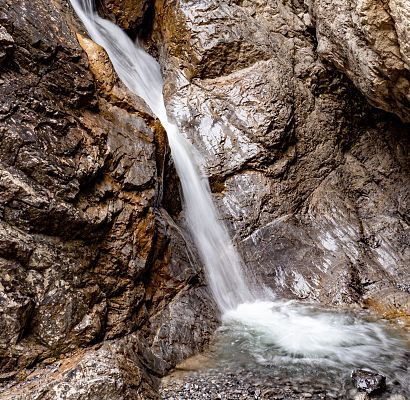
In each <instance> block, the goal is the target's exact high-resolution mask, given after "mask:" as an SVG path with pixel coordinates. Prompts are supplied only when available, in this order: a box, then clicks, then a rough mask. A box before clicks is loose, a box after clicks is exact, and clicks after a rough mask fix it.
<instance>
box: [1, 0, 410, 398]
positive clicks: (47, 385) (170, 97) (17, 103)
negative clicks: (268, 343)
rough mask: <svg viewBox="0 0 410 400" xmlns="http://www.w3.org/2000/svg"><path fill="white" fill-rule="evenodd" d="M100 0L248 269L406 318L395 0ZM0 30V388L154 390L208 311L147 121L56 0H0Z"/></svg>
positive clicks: (288, 289) (400, 10) (159, 139)
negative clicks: (134, 39)
mask: <svg viewBox="0 0 410 400" xmlns="http://www.w3.org/2000/svg"><path fill="white" fill-rule="evenodd" d="M99 7H100V12H101V13H103V14H104V15H106V16H107V17H109V18H111V19H113V20H116V21H117V22H118V23H119V24H120V25H122V26H123V27H124V28H126V29H128V30H129V32H130V35H132V36H135V35H136V34H138V33H139V34H140V35H142V37H143V38H144V40H145V43H146V46H147V47H148V48H149V49H150V51H151V52H152V53H153V54H154V55H156V56H157V57H158V59H159V61H160V63H161V66H162V68H163V72H164V76H165V79H166V85H165V95H166V101H167V107H168V109H169V113H170V115H171V116H173V118H174V119H175V121H176V122H177V123H178V125H179V127H180V129H181V131H182V132H183V133H184V134H186V135H187V136H189V137H190V138H191V139H192V141H193V142H194V143H195V145H196V146H197V147H198V149H200V151H201V152H202V154H203V155H204V158H205V160H206V165H207V172H208V174H209V177H210V183H211V188H212V191H213V194H214V198H215V201H216V203H217V205H218V208H219V210H220V212H221V215H222V217H223V219H224V220H225V221H226V222H227V224H228V226H229V228H230V230H231V233H232V236H233V237H234V240H235V242H236V243H237V245H238V248H239V250H240V251H241V253H242V255H243V257H244V260H245V261H246V265H247V267H248V269H249V270H250V271H251V272H252V274H256V275H257V276H258V278H259V279H261V280H263V281H264V282H265V283H267V284H268V285H269V286H271V287H272V288H273V289H274V291H275V292H277V293H278V294H279V295H280V296H285V297H292V298H299V299H308V300H311V301H320V302H322V303H325V304H331V305H338V306H344V305H347V304H350V305H357V306H360V307H361V306H366V307H372V308H373V309H375V310H377V311H378V312H379V313H381V314H382V315H385V316H388V317H401V318H403V320H404V321H406V320H407V321H408V318H409V316H410V270H409V268H408V265H409V255H410V248H409V219H408V218H409V179H408V177H409V165H410V163H409V154H408V149H409V125H408V122H409V120H410V117H409V115H410V111H409V110H410V103H409V99H410V89H409V76H410V75H409V67H410V60H409V54H408V53H409V49H408V46H407V38H408V32H409V29H410V18H409V13H410V9H409V8H408V6H407V4H406V2H404V1H402V2H400V1H396V0H393V1H389V2H382V1H381V0H380V1H379V0H367V1H361V2H359V1H353V0H352V1H350V2H345V1H340V2H326V1H322V0H317V1H313V0H312V1H306V2H302V1H297V0H293V1H284V2H281V1H264V0H255V1H246V0H244V1H224V2H222V1H221V2H220V1H202V0H201V1H200V2H193V1H169V0H156V1H155V2H154V1H148V0H147V1H138V0H129V1H124V2H120V1H114V0H103V1H101V2H100V3H99ZM77 33H80V35H77V36H76V34H77ZM0 46H1V47H0V63H1V66H0V72H1V76H0V79H1V81H0V82H1V85H0V92H1V97H0V98H1V105H0V107H1V109H0V118H1V124H0V129H1V134H0V140H1V147H0V185H1V192H0V263H1V270H0V271H1V273H0V383H1V384H2V385H3V389H1V390H2V394H1V396H2V398H4V399H12V398H13V399H27V398H30V397H28V396H32V397H31V398H35V399H102V398H107V399H112V400H115V399H138V398H141V399H148V398H156V396H157V395H156V393H155V392H156V390H155V388H156V385H157V383H156V381H157V378H158V377H159V376H161V375H162V374H164V373H166V371H167V370H168V369H169V368H170V367H171V366H172V365H174V364H175V362H178V361H180V360H181V359H183V358H184V357H187V356H189V355H191V354H192V353H193V352H195V351H199V350H200V349H201V348H202V347H203V346H204V345H205V344H206V342H207V338H208V337H209V336H210V334H211V333H212V332H213V330H214V329H215V326H216V324H217V312H216V309H215V306H214V305H213V302H212V300H211V299H210V298H209V294H208V292H207V290H206V286H204V285H205V284H204V281H203V275H202V271H201V265H200V263H199V261H198V260H197V257H196V255H195V250H194V249H193V246H192V243H191V239H190V237H189V234H188V233H187V232H186V229H185V227H184V220H183V212H181V202H180V195H179V187H178V180H177V178H176V176H175V172H174V170H173V167H172V161H171V160H170V156H169V151H168V147H167V144H166V137H165V135H164V132H163V130H162V129H161V127H160V126H159V124H158V122H157V121H156V119H155V118H154V117H153V116H152V114H151V112H150V110H148V109H147V107H146V106H145V104H144V103H143V102H142V101H141V100H140V99H138V98H136V97H135V96H132V95H131V94H130V93H129V92H128V91H127V90H126V89H125V88H124V87H123V86H122V85H121V83H120V82H118V80H117V78H116V75H115V73H114V72H113V70H112V67H111V65H110V63H109V61H108V59H107V56H106V54H105V53H104V51H103V50H102V49H101V48H99V47H98V46H96V45H95V44H94V43H92V42H91V41H89V40H87V39H86V35H85V33H84V31H83V28H82V27H81V26H80V25H79V23H78V21H77V20H76V19H75V17H74V15H73V11H72V10H71V8H70V7H69V5H68V3H67V2H66V1H63V0H54V1H52V2H48V1H43V0H39V1H36V2H29V1H26V0H18V1H15V0H13V1H12V0H0ZM375 107H377V108H375ZM0 393H1V392H0Z"/></svg>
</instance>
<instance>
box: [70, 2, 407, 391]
mask: <svg viewBox="0 0 410 400" xmlns="http://www.w3.org/2000/svg"><path fill="white" fill-rule="evenodd" d="M71 4H72V6H73V7H74V9H75V11H76V13H77V15H78V16H79V17H80V19H81V20H82V22H83V24H84V25H85V27H86V29H87V31H88V33H89V35H90V36H91V38H92V39H93V40H94V41H95V42H96V43H98V44H99V45H101V46H102V47H104V48H105V50H106V51H107V53H108V55H109V57H110V59H111V61H112V63H113V66H114V68H115V70H116V72H117V74H118V76H119V77H120V79H121V80H122V81H123V82H124V84H125V85H126V86H127V87H128V89H129V90H131V91H132V92H134V93H135V94H137V95H138V96H140V97H141V98H143V99H144V100H145V102H146V103H147V104H148V106H149V107H150V108H151V110H152V111H153V113H154V114H155V115H156V116H157V117H158V119H159V120H160V122H161V124H162V125H163V127H164V128H165V130H166V132H167V136H168V142H169V146H170V148H171V154H172V157H173V160H174V163H175V167H176V170H177V173H178V176H179V178H180V181H181V185H182V192H183V198H184V206H185V210H186V215H187V223H188V226H189V228H190V230H191V232H192V235H193V238H194V240H195V244H196V246H197V248H198V250H199V254H200V257H201V259H202V262H203V264H204V266H205V270H206V275H207V279H208V283H209V286H210V288H211V290H212V293H213V296H214V298H215V300H216V302H217V304H218V306H219V308H220V310H221V313H222V321H223V326H222V328H221V330H220V336H221V340H220V343H225V344H226V345H225V349H226V348H227V347H230V348H231V349H233V352H238V353H246V354H247V355H248V357H249V358H250V359H252V360H254V361H255V362H256V363H258V364H259V365H270V364H275V365H277V364H278V363H279V364H280V363H282V364H286V363H288V364H289V365H291V364H292V365H294V364H298V365H299V364H301V363H302V364H303V363H305V364H310V365H311V364H312V363H314V362H317V361H320V363H321V365H326V366H327V367H329V368H334V369H338V368H341V369H348V368H353V367H368V368H373V369H375V370H378V371H381V372H383V373H385V374H386V375H387V376H388V378H389V379H390V380H398V381H399V383H400V385H401V387H403V390H409V382H408V381H409V380H410V379H408V372H409V371H408V350H406V349H408V344H406V343H405V340H404V339H403V338H402V337H399V336H398V335H395V334H392V332H389V331H388V329H386V328H385V327H384V325H382V324H381V323H375V322H368V321H366V320H363V319H361V318H358V317H355V316H351V315H347V314H345V313H339V312H329V311H323V310H319V309H317V308H313V307H311V306H307V305H301V304H297V303H294V302H290V303H289V302H283V301H279V300H275V299H274V298H273V297H272V298H270V299H268V300H267V299H266V294H263V295H262V292H264V291H263V290H262V289H258V288H256V287H255V285H254V284H251V283H250V282H248V281H247V279H246V277H245V274H244V268H243V265H242V260H241V258H240V256H239V255H238V253H237V251H236V250H235V248H234V246H233V245H232V242H231V240H230V238H229V235H228V233H227V230H226V228H225V227H224V225H223V224H222V223H221V221H220V220H219V217H218V213H217V210H216V208H215V206H214V204H213V202H212V197H211V193H210V189H209V184H208V181H207V179H206V178H204V176H203V174H202V171H201V164H200V157H198V154H197V152H196V149H195V148H194V147H193V145H192V144H191V143H190V142H189V141H188V140H187V139H186V138H185V137H184V136H183V135H182V134H181V133H180V132H179V130H178V128H177V126H176V125H175V124H174V123H172V122H171V121H170V120H169V118H168V116H167V112H166V109H165V104H164V99H163V94H162V90H163V80H162V76H161V71H160V67H159V64H158V63H157V61H156V60H155V59H154V58H153V57H151V56H150V55H149V54H147V53H146V52H145V51H144V50H143V49H142V48H141V47H139V45H138V44H135V43H133V42H132V40H131V39H130V38H129V37H128V36H127V35H126V33H124V32H123V31H122V30H121V29H120V28H119V27H117V26H116V25H115V24H113V23H111V22H109V21H107V20H104V19H103V18H101V17H99V16H98V14H97V13H96V12H95V6H94V1H93V0H71ZM327 367H326V368H327ZM406 377H407V378H406ZM406 381H407V382H406Z"/></svg>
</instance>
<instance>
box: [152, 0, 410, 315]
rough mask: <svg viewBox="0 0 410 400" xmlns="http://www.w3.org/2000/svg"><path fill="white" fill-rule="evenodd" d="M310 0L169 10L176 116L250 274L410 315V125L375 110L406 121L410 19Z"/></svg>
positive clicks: (166, 39)
mask: <svg viewBox="0 0 410 400" xmlns="http://www.w3.org/2000/svg"><path fill="white" fill-rule="evenodd" d="M305 3H306V2H305ZM305 3H303V2H298V1H296V2H292V3H286V4H282V3H280V4H279V3H276V2H267V1H258V2H250V1H241V2H237V1H231V2H221V1H210V0H209V1H201V2H200V3H198V2H195V3H193V2H178V3H177V4H174V3H172V5H171V2H168V1H166V0H164V1H160V2H157V3H156V11H157V13H156V20H155V24H154V28H155V29H154V34H153V37H154V39H155V38H156V40H157V45H158V51H159V55H160V60H161V61H162V65H164V72H165V77H166V87H165V97H166V100H167V105H168V108H169V112H170V114H172V115H173V117H174V119H175V121H176V122H177V123H178V124H179V126H180V129H181V131H182V132H183V134H185V135H186V136H188V137H190V138H191V140H192V141H193V142H194V144H195V145H196V147H197V148H198V149H199V151H200V153H201V154H203V155H204V165H206V168H205V169H206V171H207V174H208V176H209V178H210V183H211V188H212V190H213V192H214V199H215V201H216V203H217V205H218V208H219V210H220V212H221V214H222V217H223V219H224V220H225V221H226V223H227V224H228V226H229V227H230V231H231V233H232V235H233V236H234V239H235V240H236V242H237V244H238V249H239V250H240V252H241V253H242V255H243V257H244V259H245V263H246V264H247V267H248V268H249V270H251V275H255V274H256V275H257V276H258V279H260V280H261V281H263V282H265V283H267V284H269V285H270V286H271V287H272V288H273V290H274V291H275V292H277V293H278V294H280V295H281V296H285V297H296V298H300V299H305V298H308V299H310V300H317V301H322V302H325V303H330V304H352V305H355V304H356V305H357V304H362V305H365V306H370V307H373V308H374V309H376V310H377V311H378V312H381V313H382V314H383V315H391V316H393V315H395V316H400V317H403V318H404V319H407V321H408V320H409V316H410V314H409V313H408V310H407V306H406V304H408V303H409V293H408V292H407V291H406V290H403V289H402V286H400V285H401V282H404V283H405V285H406V284H408V282H409V279H410V276H409V274H408V268H407V267H406V265H408V262H409V257H410V254H409V252H408V249H409V242H408V221H407V218H406V215H408V213H409V211H408V210H409V203H408V201H407V200H406V199H407V198H408V196H407V194H406V193H408V191H409V189H410V188H409V184H408V182H409V180H408V173H409V170H408V165H410V163H409V158H408V154H409V153H408V147H409V138H408V129H409V126H408V125H407V124H405V123H402V122H400V121H399V120H398V119H397V118H396V117H395V116H393V115H389V114H387V113H384V112H382V111H379V110H377V109H375V108H373V107H372V106H371V105H369V103H368V100H370V101H371V103H372V104H376V105H377V106H378V107H381V108H384V109H386V110H389V111H392V112H394V113H397V114H398V115H399V116H400V117H401V118H402V119H403V120H407V116H406V115H408V108H407V106H408V103H406V102H407V100H406V96H407V95H408V89H406V84H405V82H406V81H407V76H408V66H407V64H406V61H405V59H404V57H403V55H402V54H404V52H403V51H402V50H400V49H399V44H398V43H399V42H398V39H397V37H398V36H397V35H396V32H398V31H400V32H401V33H400V35H401V37H403V35H405V34H406V32H407V31H406V28H405V26H407V25H406V24H407V23H408V21H407V20H406V21H404V19H405V18H404V17H403V16H404V15H405V14H403V13H401V14H400V15H401V16H402V17H400V18H401V19H400V18H399V19H398V21H401V22H399V24H395V23H393V20H392V17H390V11H389V10H387V8H385V6H383V4H382V3H380V2H377V1H367V2H360V4H359V2H357V3H356V2H353V3H352V4H351V5H350V3H349V4H348V3H346V2H342V1H341V2H332V3H329V2H327V3H326V2H324V1H323V2H322V1H316V2H308V3H306V4H305ZM400 4H401V7H406V6H404V5H403V4H402V3H400ZM391 15H393V13H392V14H391ZM395 15H396V16H397V15H398V13H397V12H396V14H395ZM396 26H400V27H399V28H397V27H396ZM386 30H387V33H386ZM401 40H402V39H401ZM238 46H239V47H238ZM400 46H401V47H402V45H400ZM238 49H239V50H238ZM381 63H382V64H381ZM339 71H341V72H343V73H344V74H345V75H343V74H341V73H340V72H339ZM349 78H350V79H351V81H350V80H349ZM352 82H353V84H355V85H356V86H357V88H358V89H359V90H360V91H361V92H362V93H363V94H365V96H366V97H367V99H366V98H365V97H363V96H362V95H361V94H360V92H359V91H358V90H357V89H356V88H355V87H354V86H353V85H352ZM376 299H377V300H376ZM393 299H396V300H393ZM393 304H395V306H393ZM381 310H383V311H381ZM393 310H396V313H393Z"/></svg>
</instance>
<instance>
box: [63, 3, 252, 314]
mask: <svg viewBox="0 0 410 400" xmlns="http://www.w3.org/2000/svg"><path fill="white" fill-rule="evenodd" d="M71 4H72V6H73V7H74V10H75V11H76V13H77V15H78V16H79V17H80V19H81V20H82V22H83V24H84V26H85V27H86V29H87V31H88V33H89V35H90V36H91V38H92V39H93V40H94V41H95V42H96V43H98V44H99V45H100V46H102V47H104V49H105V50H106V51H107V53H108V55H109V57H110V59H111V62H112V64H113V66H114V69H115V71H116V72H117V74H118V76H119V78H120V79H121V80H122V82H124V84H125V85H126V86H127V87H128V89H129V90H131V91H132V92H133V93H135V94H136V95H138V96H140V97H141V98H143V99H144V100H145V102H146V103H147V104H148V106H149V107H150V108H151V110H152V112H153V113H154V114H155V116H156V117H157V118H158V119H159V120H160V122H161V124H162V126H163V127H164V128H165V130H166V132H167V136H168V142H169V146H170V148H171V155H172V158H173V160H174V164H175V168H176V170H177V173H178V176H179V179H180V181H181V186H182V193H183V199H184V204H185V211H186V216H187V223H188V226H189V229H190V231H191V233H192V236H193V238H194V241H195V244H196V247H197V248H198V251H199V254H200V257H201V260H202V262H203V264H204V266H205V272H206V276H207V280H208V284H209V286H210V288H211V290H212V294H213V296H214V299H215V300H216V302H217V304H218V306H219V308H220V310H221V311H222V312H223V313H224V312H226V311H228V310H231V309H234V308H236V307H237V306H238V305H239V304H241V303H244V302H249V301H253V295H252V292H251V290H250V288H249V286H248V284H247V282H246V279H245V276H244V272H243V268H242V267H243V263H242V260H241V258H240V256H239V254H238V253H237V251H236V249H235V248H234V246H233V245H232V242H231V240H230V237H229V235H228V232H227V230H226V228H225V226H224V225H223V223H222V222H221V221H220V219H219V217H218V212H217V210H216V208H215V206H214V204H213V202H212V197H211V191H210V188H209V184H208V181H207V179H206V178H205V177H203V176H202V174H201V167H200V161H199V157H198V156H197V153H196V150H195V149H194V147H193V145H192V144H191V143H190V142H189V141H188V140H187V139H186V138H185V137H184V136H183V135H182V134H181V133H180V132H179V130H178V127H177V126H176V125H175V124H174V123H172V122H171V121H170V120H169V118H168V116H167V112H166V109H165V104H164V98H163V95H162V89H163V79H162V76H161V70H160V67H159V64H158V62H157V61H156V60H155V59H154V58H153V57H151V56H150V55H149V54H148V53H146V52H145V51H144V50H143V49H142V48H140V47H139V46H138V44H135V43H133V42H132V41H131V39H130V38H129V37H128V36H127V35H126V33H125V32H123V31H122V29H120V28H119V27H118V26H116V25H115V24H113V23H111V22H110V21H107V20H105V19H103V18H101V17H99V16H98V14H97V13H96V12H95V5H94V1H93V0H71Z"/></svg>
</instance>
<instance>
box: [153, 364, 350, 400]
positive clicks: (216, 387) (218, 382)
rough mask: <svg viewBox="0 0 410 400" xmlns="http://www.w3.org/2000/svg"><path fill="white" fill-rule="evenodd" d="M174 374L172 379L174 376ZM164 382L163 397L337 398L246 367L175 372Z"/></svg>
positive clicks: (191, 399)
mask: <svg viewBox="0 0 410 400" xmlns="http://www.w3.org/2000/svg"><path fill="white" fill-rule="evenodd" d="M171 377H172V378H171ZM171 377H169V378H167V379H166V380H164V381H163V383H162V387H161V389H160V394H161V396H162V397H161V398H162V399H163V400H196V399H207V400H216V399H223V400H240V399H243V400H245V399H246V400H251V399H252V400H262V399H263V400H266V399H278V400H279V399H292V400H294V399H295V400H296V399H298V400H301V399H337V398H342V397H338V395H337V394H336V393H331V392H327V391H326V390H323V389H322V388H320V387H319V388H317V387H316V388H315V387H312V385H311V384H305V385H301V386H296V385H294V384H293V383H292V381H291V380H286V379H282V380H281V379H276V380H274V379H272V380H270V381H267V380H264V379H260V377H259V376H258V375H256V374H253V373H251V372H249V371H246V370H242V371H241V370H238V371H236V372H229V371H225V372H221V371H214V372H213V371H209V372H205V373H197V374H193V375H191V376H189V377H186V378H183V379H180V380H179V379H178V378H177V379H175V378H174V377H173V376H172V375H171Z"/></svg>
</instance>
